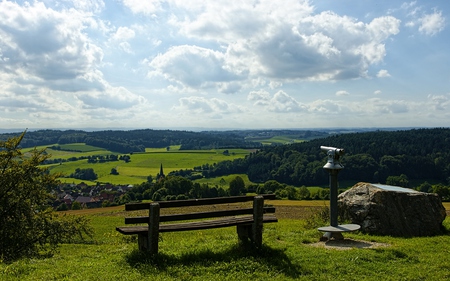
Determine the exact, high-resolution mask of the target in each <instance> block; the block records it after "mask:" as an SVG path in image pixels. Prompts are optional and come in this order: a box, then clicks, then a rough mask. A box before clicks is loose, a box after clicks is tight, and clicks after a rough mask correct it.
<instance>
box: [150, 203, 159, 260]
mask: <svg viewBox="0 0 450 281" xmlns="http://www.w3.org/2000/svg"><path fill="white" fill-rule="evenodd" d="M148 217H149V222H148V237H147V239H148V240H147V245H148V247H147V251H149V252H150V253H151V254H157V253H158V240H159V204H158V203H151V204H150V209H149V214H148Z"/></svg>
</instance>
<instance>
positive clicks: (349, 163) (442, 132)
mask: <svg viewBox="0 0 450 281" xmlns="http://www.w3.org/2000/svg"><path fill="white" fill-rule="evenodd" d="M449 143H450V129H446V128H434V129H414V130H405V131H375V132H364V133H349V134H341V135H334V136H330V137H327V138H322V139H313V140H311V141H307V142H303V143H294V144H289V145H282V146H275V147H273V146H272V147H264V148H262V149H260V150H258V151H256V152H254V153H251V154H250V155H248V156H246V157H245V158H239V159H235V160H228V161H223V162H219V163H215V164H212V165H202V166H201V167H200V168H199V167H197V168H196V169H194V170H192V173H196V172H201V173H202V175H203V176H204V177H207V178H209V177H219V176H223V175H228V174H247V175H248V177H249V180H250V181H252V182H256V183H264V182H266V181H269V180H276V181H278V182H280V183H285V184H288V185H294V186H302V185H306V186H312V185H325V184H327V183H328V174H327V172H326V171H324V169H323V166H324V165H325V163H326V162H327V155H326V153H324V152H323V151H321V150H320V146H322V145H323V146H332V147H337V148H343V149H345V151H346V154H345V155H344V156H343V157H342V158H341V163H342V164H343V165H344V169H343V170H342V171H341V172H340V174H339V180H352V181H367V182H380V183H386V181H387V179H388V177H400V176H401V175H404V176H405V177H407V178H408V179H409V180H432V181H438V182H442V183H444V184H448V183H450V146H449V145H448V144H449Z"/></svg>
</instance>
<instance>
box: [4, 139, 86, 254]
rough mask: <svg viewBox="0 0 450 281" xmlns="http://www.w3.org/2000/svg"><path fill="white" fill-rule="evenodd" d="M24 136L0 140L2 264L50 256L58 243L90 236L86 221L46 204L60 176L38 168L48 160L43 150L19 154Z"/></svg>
mask: <svg viewBox="0 0 450 281" xmlns="http://www.w3.org/2000/svg"><path fill="white" fill-rule="evenodd" d="M24 135H25V132H24V133H22V134H21V135H20V136H18V137H13V138H10V139H8V140H7V141H0V225H1V227H0V260H3V261H6V262H8V261H13V260H16V259H19V258H22V257H31V256H36V255H39V254H51V253H53V251H54V250H55V249H56V247H57V245H58V244H59V243H66V242H70V241H74V240H75V239H76V238H78V237H79V238H81V239H84V237H85V234H87V235H90V234H91V229H90V227H89V226H88V221H87V220H86V218H84V217H81V216H77V217H75V216H59V215H58V214H57V213H56V211H54V210H53V208H51V206H49V205H48V199H51V193H50V191H51V189H52V188H54V187H55V186H56V184H57V181H56V178H57V177H58V176H60V175H58V174H53V175H51V174H50V173H48V172H47V171H46V170H44V169H41V168H40V167H39V165H40V164H41V163H43V161H45V160H46V159H48V158H49V157H50V156H49V155H46V154H45V153H44V151H43V150H37V149H34V150H33V151H31V153H30V155H27V157H25V156H24V155H23V154H22V152H21V150H20V149H19V148H18V147H19V144H20V142H21V140H22V139H23V137H24Z"/></svg>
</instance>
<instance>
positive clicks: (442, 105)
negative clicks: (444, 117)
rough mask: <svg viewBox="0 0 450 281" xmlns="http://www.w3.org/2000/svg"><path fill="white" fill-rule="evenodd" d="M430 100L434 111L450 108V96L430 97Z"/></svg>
mask: <svg viewBox="0 0 450 281" xmlns="http://www.w3.org/2000/svg"><path fill="white" fill-rule="evenodd" d="M428 100H429V103H430V104H431V106H432V108H433V109H434V110H447V109H449V108H450V95H428Z"/></svg>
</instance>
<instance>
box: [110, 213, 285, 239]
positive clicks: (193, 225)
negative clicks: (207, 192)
mask: <svg viewBox="0 0 450 281" xmlns="http://www.w3.org/2000/svg"><path fill="white" fill-rule="evenodd" d="M263 222H264V223H270V222H278V219H277V218H276V217H275V216H274V215H264V217H263ZM250 223H253V217H252V216H240V217H230V218H223V219H217V220H205V221H196V222H185V223H176V224H161V225H160V226H159V232H175V231H188V230H201V229H209V228H220V227H228V226H236V225H241V224H250ZM116 230H117V231H119V232H120V233H122V234H125V235H132V234H144V235H147V233H148V226H125V227H117V228H116Z"/></svg>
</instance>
